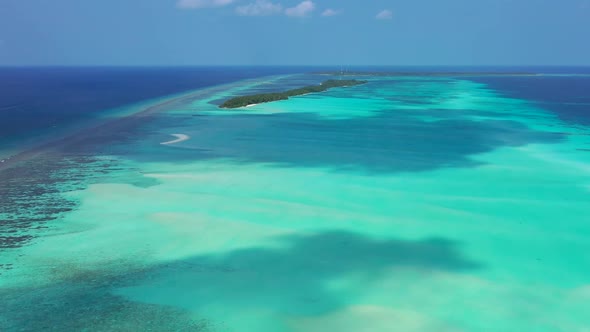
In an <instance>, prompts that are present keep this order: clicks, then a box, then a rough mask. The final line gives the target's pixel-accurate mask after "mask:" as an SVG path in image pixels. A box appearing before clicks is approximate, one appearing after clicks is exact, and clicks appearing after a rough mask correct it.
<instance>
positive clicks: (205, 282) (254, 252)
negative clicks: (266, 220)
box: [122, 231, 483, 315]
mask: <svg viewBox="0 0 590 332" xmlns="http://www.w3.org/2000/svg"><path fill="white" fill-rule="evenodd" d="M279 244H280V246H279V247H278V248H247V249H240V250H235V251H232V252H229V253H227V254H220V255H203V256H195V257H192V258H188V259H185V260H182V261H178V262H172V263H170V264H166V265H163V266H160V267H157V268H155V269H153V270H152V271H151V272H149V273H148V274H147V276H146V277H145V279H144V281H142V282H140V284H139V285H137V286H135V287H133V286H132V287H130V288H124V289H123V291H122V292H123V294H125V295H127V296H130V297H131V298H133V299H137V300H140V301H142V302H146V303H159V304H165V305H173V306H180V307H183V308H185V309H191V310H198V309H199V308H201V307H205V306H210V305H215V303H221V304H222V305H223V306H224V307H227V308H234V309H236V310H238V309H239V308H261V309H266V310H276V311H277V312H280V313H288V314H294V315H312V314H319V313H325V312H328V311H332V310H338V309H341V308H342V307H343V306H345V305H346V303H349V301H354V296H355V294H357V295H358V292H362V290H363V289H365V287H367V286H368V285H370V284H371V282H372V281H377V280H378V279H379V278H380V277H381V276H383V274H384V273H396V271H397V272H399V271H401V269H413V270H414V271H418V273H420V274H429V273H432V272H434V271H454V272H457V273H461V272H466V271H471V270H476V269H480V268H483V265H482V264H481V263H478V262H475V261H473V260H470V259H468V258H466V257H465V256H463V255H462V254H461V252H460V251H459V250H458V244H457V243H455V242H454V241H451V240H448V239H443V238H429V239H423V240H400V239H373V238H371V237H367V236H363V235H359V234H355V233H350V232H341V231H333V232H324V233H318V234H314V235H306V236H300V235H298V236H285V237H283V238H281V239H280V241H279ZM349 281H352V283H351V284H347V282H349ZM340 282H342V285H343V286H342V287H341V288H338V287H337V288H334V287H332V286H333V285H334V284H335V283H336V284H338V283H340ZM359 287H360V288H359ZM390 295H391V296H392V297H394V296H396V295H395V294H390ZM351 296H352V297H351Z"/></svg>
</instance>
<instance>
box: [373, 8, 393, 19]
mask: <svg viewBox="0 0 590 332" xmlns="http://www.w3.org/2000/svg"><path fill="white" fill-rule="evenodd" d="M375 18H376V19H378V20H391V19H392V18H393V12H392V11H391V10H389V9H384V10H382V11H380V12H379V13H378V14H377V16H375Z"/></svg>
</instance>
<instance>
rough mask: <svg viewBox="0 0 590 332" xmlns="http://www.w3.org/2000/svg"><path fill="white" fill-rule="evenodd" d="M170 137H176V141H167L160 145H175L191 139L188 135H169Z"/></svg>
mask: <svg viewBox="0 0 590 332" xmlns="http://www.w3.org/2000/svg"><path fill="white" fill-rule="evenodd" d="M171 135H172V136H174V137H176V139H174V140H171V141H167V142H162V143H160V144H162V145H169V144H175V143H180V142H184V141H186V140H188V139H190V138H191V137H190V136H189V135H185V134H171Z"/></svg>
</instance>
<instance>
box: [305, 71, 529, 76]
mask: <svg viewBox="0 0 590 332" xmlns="http://www.w3.org/2000/svg"><path fill="white" fill-rule="evenodd" d="M312 74H315V75H325V76H339V77H343V76H365V77H371V76H373V77H388V76H391V77H397V76H426V77H428V76H434V77H448V76H452V77H457V76H459V77H460V76H469V77H474V76H477V77H480V76H535V75H539V74H537V73H533V72H493V71H474V72H469V71H448V72H445V71H441V72H437V71H434V72H426V71H425V72H411V71H408V72H403V71H399V72H385V71H383V72H372V71H320V72H314V73H312Z"/></svg>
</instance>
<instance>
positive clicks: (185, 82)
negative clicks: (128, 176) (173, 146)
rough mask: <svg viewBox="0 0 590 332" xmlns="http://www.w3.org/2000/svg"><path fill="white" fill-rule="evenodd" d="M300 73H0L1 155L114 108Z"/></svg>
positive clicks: (126, 70) (207, 70)
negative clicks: (6, 147) (10, 145)
mask: <svg viewBox="0 0 590 332" xmlns="http://www.w3.org/2000/svg"><path fill="white" fill-rule="evenodd" d="M302 70H305V69H303V68H299V67H189V68H182V67H176V68H139V67H137V68H103V67H94V68H59V67H55V68H0V150H2V148H3V147H4V146H2V144H3V143H4V144H7V142H8V141H18V139H19V138H23V137H30V136H31V134H40V133H43V132H44V131H47V130H59V128H60V127H64V126H67V125H70V124H75V123H76V122H77V121H80V120H84V119H91V118H92V117H94V116H96V114H97V112H101V111H104V110H107V109H111V108H114V107H119V106H123V105H126V104H131V103H134V102H138V101H141V100H146V99H151V98H156V97H161V96H165V95H170V94H174V93H179V92H183V91H187V90H192V89H198V88H203V87H207V86H213V85H217V84H224V83H230V82H234V81H238V80H241V79H247V78H255V77H261V76H267V75H276V74H288V73H297V72H301V71H302Z"/></svg>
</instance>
